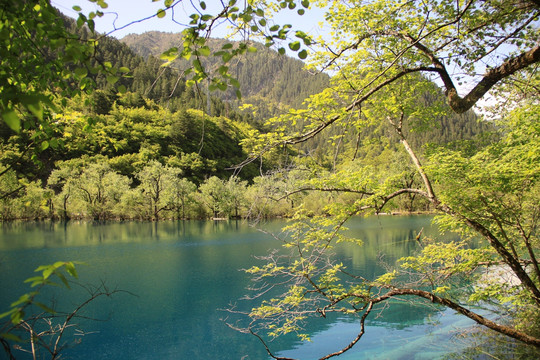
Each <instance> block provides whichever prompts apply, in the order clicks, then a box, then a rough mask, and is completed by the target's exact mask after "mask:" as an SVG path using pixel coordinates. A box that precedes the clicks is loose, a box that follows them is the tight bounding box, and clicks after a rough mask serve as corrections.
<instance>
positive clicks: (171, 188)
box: [136, 161, 181, 221]
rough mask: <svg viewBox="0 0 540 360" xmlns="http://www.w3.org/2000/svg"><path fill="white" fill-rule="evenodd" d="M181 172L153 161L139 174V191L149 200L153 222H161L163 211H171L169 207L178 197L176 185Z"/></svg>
mask: <svg viewBox="0 0 540 360" xmlns="http://www.w3.org/2000/svg"><path fill="white" fill-rule="evenodd" d="M180 172H181V170H180V169H178V168H173V167H169V166H163V165H162V164H161V163H160V162H158V161H151V162H150V163H149V164H148V165H147V166H145V167H144V168H143V169H142V170H141V171H139V172H138V173H137V175H136V176H137V179H139V181H140V185H139V189H140V190H141V192H142V193H143V197H144V198H146V199H147V203H148V204H149V206H150V209H151V211H150V214H151V217H152V219H153V220H156V221H157V220H159V214H160V213H161V212H162V211H164V210H171V209H170V207H169V205H170V203H171V202H172V201H173V199H174V197H175V195H176V193H175V190H176V189H175V183H176V182H178V181H179V178H178V176H179V175H180Z"/></svg>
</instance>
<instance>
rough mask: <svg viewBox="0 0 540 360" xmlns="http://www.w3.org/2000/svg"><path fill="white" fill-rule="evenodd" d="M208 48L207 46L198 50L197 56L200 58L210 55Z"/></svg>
mask: <svg viewBox="0 0 540 360" xmlns="http://www.w3.org/2000/svg"><path fill="white" fill-rule="evenodd" d="M210 52H211V51H210V48H209V47H208V46H203V47H202V48H200V49H199V55H201V56H208V55H210Z"/></svg>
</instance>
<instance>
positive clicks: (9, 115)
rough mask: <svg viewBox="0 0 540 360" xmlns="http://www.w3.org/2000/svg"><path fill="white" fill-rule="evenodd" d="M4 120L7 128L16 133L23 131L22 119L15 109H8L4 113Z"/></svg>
mask: <svg viewBox="0 0 540 360" xmlns="http://www.w3.org/2000/svg"><path fill="white" fill-rule="evenodd" d="M2 118H3V119H4V122H5V123H6V125H7V126H9V128H10V129H11V130H13V131H15V132H16V133H18V132H19V131H20V130H21V119H19V116H18V115H17V113H16V112H15V110H13V109H9V108H8V109H7V110H5V111H4V112H3V113H2Z"/></svg>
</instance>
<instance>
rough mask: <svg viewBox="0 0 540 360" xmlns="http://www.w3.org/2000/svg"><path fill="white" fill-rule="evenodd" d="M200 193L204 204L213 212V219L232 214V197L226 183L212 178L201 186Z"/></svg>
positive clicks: (215, 177) (214, 177)
mask: <svg viewBox="0 0 540 360" xmlns="http://www.w3.org/2000/svg"><path fill="white" fill-rule="evenodd" d="M199 191H200V195H201V200H202V202H203V203H204V204H205V205H206V207H207V208H208V209H209V210H210V211H211V213H212V217H213V218H215V219H217V218H220V217H226V216H228V215H229V214H230V212H229V210H230V195H229V191H228V189H227V183H226V182H225V181H223V180H221V179H220V178H218V177H217V176H212V177H210V178H208V179H207V180H206V181H205V182H204V183H202V184H201V186H199Z"/></svg>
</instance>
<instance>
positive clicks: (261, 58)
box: [121, 31, 330, 119]
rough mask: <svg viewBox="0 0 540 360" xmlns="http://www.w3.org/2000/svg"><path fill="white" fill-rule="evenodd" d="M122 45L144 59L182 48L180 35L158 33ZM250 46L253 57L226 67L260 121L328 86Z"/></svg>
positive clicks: (213, 44) (228, 95) (180, 65)
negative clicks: (237, 82)
mask: <svg viewBox="0 0 540 360" xmlns="http://www.w3.org/2000/svg"><path fill="white" fill-rule="evenodd" d="M121 41H122V42H123V43H124V44H126V45H128V46H129V47H130V48H131V49H132V50H133V51H134V52H135V53H137V54H138V55H140V56H143V57H150V56H154V57H159V55H160V54H161V53H162V52H164V51H165V50H167V49H169V48H171V47H180V46H181V45H182V42H181V38H180V34H173V33H164V32H158V31H150V32H147V33H144V34H140V35H137V34H131V35H127V36H125V37H124V38H122V39H121ZM227 42H229V41H227V40H223V39H209V41H208V46H209V47H210V49H212V50H216V49H221V47H222V46H223V45H224V44H226V43H227ZM253 45H254V46H255V47H256V48H257V52H256V53H248V54H246V55H244V56H242V57H239V58H235V59H233V60H231V61H230V63H229V64H228V66H229V71H230V73H231V74H233V76H235V77H236V79H237V80H238V81H239V82H240V86H241V87H240V88H241V91H242V97H243V100H242V103H243V104H252V105H254V108H256V109H257V110H258V111H257V116H258V117H259V118H260V119H266V118H269V117H271V116H274V115H277V114H279V113H280V112H282V111H283V110H284V109H287V108H289V107H295V108H296V107H300V106H301V105H302V102H303V100H304V99H305V98H306V97H308V96H309V95H312V94H315V93H318V92H320V91H321V90H323V89H324V88H326V87H327V86H328V84H329V79H330V78H329V76H328V75H326V74H323V73H319V74H311V73H309V72H308V71H306V70H304V69H303V67H304V63H303V62H302V61H300V60H296V59H293V58H290V57H288V56H282V55H279V54H278V53H277V52H275V51H273V50H270V49H267V48H265V47H264V46H262V45H260V44H257V43H255V44H253ZM205 61H206V66H207V68H209V69H211V68H212V67H215V65H217V64H220V62H221V59H219V58H212V57H208V58H207V59H205ZM173 66H174V67H176V68H177V69H180V70H183V69H186V68H187V66H188V63H187V61H186V60H184V59H178V60H176V61H175V62H174V63H173ZM214 95H215V96H219V97H220V98H222V99H224V100H228V101H234V100H235V95H234V92H232V91H227V92H225V93H221V94H218V93H216V94H214Z"/></svg>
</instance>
